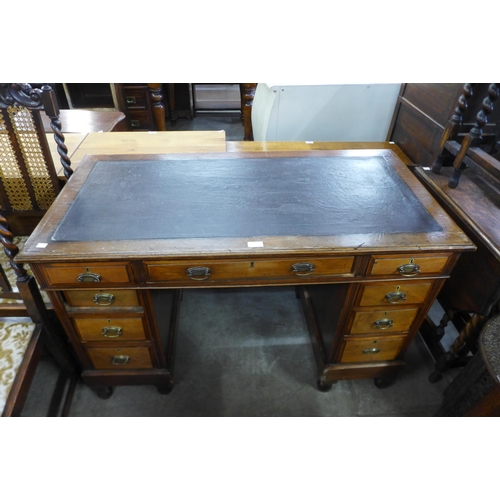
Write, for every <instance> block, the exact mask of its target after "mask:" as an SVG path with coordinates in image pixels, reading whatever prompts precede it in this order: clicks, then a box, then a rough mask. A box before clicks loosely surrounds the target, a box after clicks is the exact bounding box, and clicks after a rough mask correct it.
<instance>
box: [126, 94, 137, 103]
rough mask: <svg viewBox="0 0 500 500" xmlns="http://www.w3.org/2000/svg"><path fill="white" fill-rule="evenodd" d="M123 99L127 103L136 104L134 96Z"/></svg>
mask: <svg viewBox="0 0 500 500" xmlns="http://www.w3.org/2000/svg"><path fill="white" fill-rule="evenodd" d="M125 99H126V101H127V104H137V101H136V99H135V97H134V96H128V97H126V98H125Z"/></svg>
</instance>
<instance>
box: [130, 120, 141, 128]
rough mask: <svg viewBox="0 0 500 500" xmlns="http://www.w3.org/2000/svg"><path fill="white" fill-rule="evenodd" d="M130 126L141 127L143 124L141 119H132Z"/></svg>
mask: <svg viewBox="0 0 500 500" xmlns="http://www.w3.org/2000/svg"><path fill="white" fill-rule="evenodd" d="M130 126H131V127H132V128H139V127H140V126H141V122H140V120H130Z"/></svg>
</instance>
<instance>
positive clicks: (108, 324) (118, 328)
mask: <svg viewBox="0 0 500 500" xmlns="http://www.w3.org/2000/svg"><path fill="white" fill-rule="evenodd" d="M74 322H75V327H76V329H77V331H78V333H79V334H80V337H81V338H82V340H85V341H114V340H117V341H120V342H122V341H127V340H144V339H145V338H146V335H145V333H144V326H143V324H142V319H141V318H76V319H74Z"/></svg>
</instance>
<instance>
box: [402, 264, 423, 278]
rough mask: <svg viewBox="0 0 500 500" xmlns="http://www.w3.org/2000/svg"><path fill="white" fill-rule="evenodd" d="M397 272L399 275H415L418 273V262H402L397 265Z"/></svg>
mask: <svg viewBox="0 0 500 500" xmlns="http://www.w3.org/2000/svg"><path fill="white" fill-rule="evenodd" d="M398 272H399V274H400V275H401V276H416V275H417V274H419V273H420V266H419V265H418V264H403V265H402V266H399V267H398Z"/></svg>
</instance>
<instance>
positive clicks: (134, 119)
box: [129, 110, 155, 130]
mask: <svg viewBox="0 0 500 500" xmlns="http://www.w3.org/2000/svg"><path fill="white" fill-rule="evenodd" d="M129 115H130V126H131V128H133V129H144V130H155V129H154V123H153V118H152V116H151V113H150V112H149V111H137V110H133V111H129Z"/></svg>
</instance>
